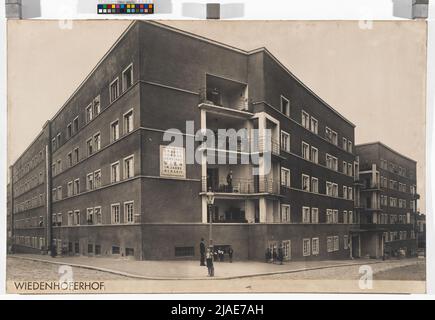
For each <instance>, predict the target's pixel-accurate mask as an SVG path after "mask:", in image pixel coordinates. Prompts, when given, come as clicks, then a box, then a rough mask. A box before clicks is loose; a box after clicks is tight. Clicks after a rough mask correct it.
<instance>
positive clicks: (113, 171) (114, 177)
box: [110, 161, 120, 183]
mask: <svg viewBox="0 0 435 320" xmlns="http://www.w3.org/2000/svg"><path fill="white" fill-rule="evenodd" d="M119 180H120V176H119V161H117V162H115V163H112V164H111V166H110V182H112V183H113V182H118V181H119Z"/></svg>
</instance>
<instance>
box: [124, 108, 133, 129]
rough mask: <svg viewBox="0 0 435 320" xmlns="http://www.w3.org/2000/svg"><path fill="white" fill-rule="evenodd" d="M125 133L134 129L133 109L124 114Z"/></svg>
mask: <svg viewBox="0 0 435 320" xmlns="http://www.w3.org/2000/svg"><path fill="white" fill-rule="evenodd" d="M123 125H124V134H127V133H129V132H132V131H133V110H130V111H128V112H127V113H125V114H124V123H123Z"/></svg>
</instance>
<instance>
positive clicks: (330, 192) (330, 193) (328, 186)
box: [326, 181, 334, 197]
mask: <svg viewBox="0 0 435 320" xmlns="http://www.w3.org/2000/svg"><path fill="white" fill-rule="evenodd" d="M332 186H333V183H332V182H329V181H326V195H327V196H330V197H332V196H333V192H334V191H333V189H332Z"/></svg>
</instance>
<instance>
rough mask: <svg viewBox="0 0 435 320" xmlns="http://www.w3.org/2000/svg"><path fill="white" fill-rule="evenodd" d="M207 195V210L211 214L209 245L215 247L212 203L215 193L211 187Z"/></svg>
mask: <svg viewBox="0 0 435 320" xmlns="http://www.w3.org/2000/svg"><path fill="white" fill-rule="evenodd" d="M206 196H207V210H208V216H209V226H210V228H209V235H208V245H209V247H213V238H212V235H213V234H212V232H213V230H212V229H213V214H212V207H211V206H212V205H213V203H214V193H213V192H211V188H209V189H208V192H207V193H206Z"/></svg>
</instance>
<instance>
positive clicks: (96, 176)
mask: <svg viewBox="0 0 435 320" xmlns="http://www.w3.org/2000/svg"><path fill="white" fill-rule="evenodd" d="M94 187H95V188H100V187H101V170H97V171H95V172H94Z"/></svg>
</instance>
